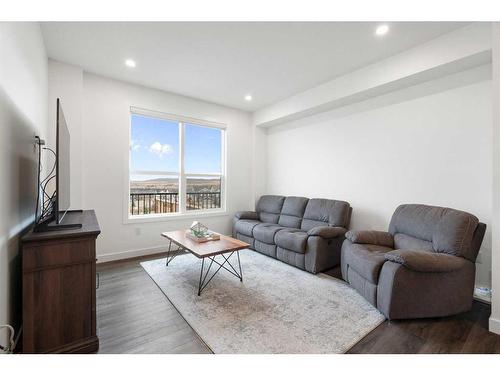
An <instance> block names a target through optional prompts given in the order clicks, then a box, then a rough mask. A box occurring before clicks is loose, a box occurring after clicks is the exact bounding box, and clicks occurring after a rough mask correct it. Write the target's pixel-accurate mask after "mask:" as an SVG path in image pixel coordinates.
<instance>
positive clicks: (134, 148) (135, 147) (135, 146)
mask: <svg viewBox="0 0 500 375" xmlns="http://www.w3.org/2000/svg"><path fill="white" fill-rule="evenodd" d="M140 148H141V145H140V144H138V143H137V141H135V140H133V139H132V140H131V141H130V149H131V150H132V151H137V150H138V149H140Z"/></svg>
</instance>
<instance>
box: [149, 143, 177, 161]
mask: <svg viewBox="0 0 500 375" xmlns="http://www.w3.org/2000/svg"><path fill="white" fill-rule="evenodd" d="M149 151H150V152H152V153H153V154H156V155H157V156H159V157H160V158H161V157H163V155H168V154H171V153H172V152H174V149H173V148H172V146H170V145H169V144H167V143H165V144H161V143H160V142H155V143H153V144H152V145H151V146H149Z"/></svg>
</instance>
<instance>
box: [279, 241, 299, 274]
mask: <svg viewBox="0 0 500 375" xmlns="http://www.w3.org/2000/svg"><path fill="white" fill-rule="evenodd" d="M276 258H277V259H279V260H281V261H282V262H285V263H288V264H289V265H291V266H294V267H298V268H300V269H305V256H304V254H299V253H296V252H295V251H290V250H287V249H283V248H281V247H279V246H278V247H277V248H276Z"/></svg>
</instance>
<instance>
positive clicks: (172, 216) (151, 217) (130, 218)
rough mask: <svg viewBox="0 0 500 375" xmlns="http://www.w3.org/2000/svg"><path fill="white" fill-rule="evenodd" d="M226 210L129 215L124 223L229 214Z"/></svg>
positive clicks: (154, 221)
mask: <svg viewBox="0 0 500 375" xmlns="http://www.w3.org/2000/svg"><path fill="white" fill-rule="evenodd" d="M228 215H229V214H228V212H227V211H226V210H203V211H200V212H187V213H172V214H150V215H133V216H132V215H129V216H128V217H126V218H125V220H124V224H140V223H156V222H162V221H173V220H184V219H198V218H203V217H217V216H228Z"/></svg>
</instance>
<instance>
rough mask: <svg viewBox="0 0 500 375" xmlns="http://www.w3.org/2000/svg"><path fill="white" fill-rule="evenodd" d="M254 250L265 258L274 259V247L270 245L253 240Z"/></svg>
mask: <svg viewBox="0 0 500 375" xmlns="http://www.w3.org/2000/svg"><path fill="white" fill-rule="evenodd" d="M254 250H257V251H258V252H259V253H262V254H265V255H267V256H270V257H273V258H276V245H271V244H268V243H264V242H261V241H258V240H255V245H254Z"/></svg>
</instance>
